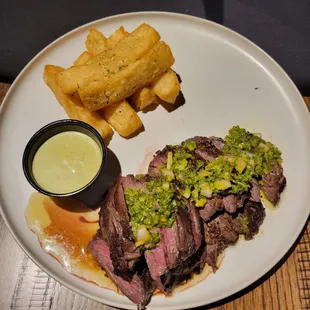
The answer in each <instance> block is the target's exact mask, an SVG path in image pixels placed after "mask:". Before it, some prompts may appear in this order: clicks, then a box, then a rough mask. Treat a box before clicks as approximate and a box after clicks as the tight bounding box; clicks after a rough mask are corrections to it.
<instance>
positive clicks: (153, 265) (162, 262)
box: [144, 240, 169, 291]
mask: <svg viewBox="0 0 310 310" xmlns="http://www.w3.org/2000/svg"><path fill="white" fill-rule="evenodd" d="M144 256H145V260H146V263H147V266H148V269H149V271H150V275H151V277H152V279H153V280H154V281H155V282H156V286H157V288H158V289H159V290H161V291H164V287H163V284H162V282H161V279H160V276H161V275H163V274H165V273H166V272H168V270H169V262H168V261H167V259H166V256H167V254H166V247H165V243H164V242H163V240H161V242H160V244H159V245H158V246H157V247H155V248H154V249H152V250H148V251H146V252H145V253H144Z"/></svg>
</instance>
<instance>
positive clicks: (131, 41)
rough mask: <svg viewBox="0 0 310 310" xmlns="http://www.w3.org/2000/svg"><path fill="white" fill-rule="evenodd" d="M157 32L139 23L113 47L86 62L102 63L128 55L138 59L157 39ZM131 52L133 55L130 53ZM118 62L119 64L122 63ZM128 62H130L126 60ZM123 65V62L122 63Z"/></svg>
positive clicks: (158, 37) (124, 57)
mask: <svg viewBox="0 0 310 310" xmlns="http://www.w3.org/2000/svg"><path fill="white" fill-rule="evenodd" d="M159 40H160V35H159V33H158V32H157V31H156V30H155V29H154V28H153V27H151V26H150V25H148V24H141V25H140V26H139V27H137V28H136V29H135V30H134V31H133V32H131V33H129V34H128V35H127V36H125V37H124V38H123V39H122V40H120V41H119V42H118V43H117V44H116V45H115V46H114V47H113V48H110V49H107V50H105V51H103V52H102V53H100V54H98V55H96V56H95V57H93V58H91V59H90V60H89V61H88V62H87V64H88V65H90V64H97V65H98V64H104V63H106V62H108V61H111V60H115V61H121V62H122V60H125V59H127V58H128V57H130V59H134V60H136V59H138V58H139V57H141V56H143V55H145V54H146V53H147V52H148V51H149V50H150V49H151V48H152V47H153V46H154V45H155V44H156V43H157V42H158V41H159ZM131 54H133V55H134V57H133V55H131ZM121 62H120V64H119V65H120V66H121V65H122V63H121ZM125 62H126V63H127V64H128V63H130V62H128V61H126V60H125ZM123 65H125V64H123Z"/></svg>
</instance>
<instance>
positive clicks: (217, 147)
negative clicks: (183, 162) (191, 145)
mask: <svg viewBox="0 0 310 310" xmlns="http://www.w3.org/2000/svg"><path fill="white" fill-rule="evenodd" d="M187 141H194V142H195V143H196V146H197V148H196V149H195V156H196V158H198V159H202V160H204V161H207V162H211V161H213V160H214V159H215V158H216V157H218V156H220V155H223V152H222V148H223V146H224V144H225V142H224V140H223V139H221V138H216V137H210V138H207V137H200V136H196V137H194V138H191V139H188V140H186V141H184V142H182V145H183V144H184V143H185V142H187Z"/></svg>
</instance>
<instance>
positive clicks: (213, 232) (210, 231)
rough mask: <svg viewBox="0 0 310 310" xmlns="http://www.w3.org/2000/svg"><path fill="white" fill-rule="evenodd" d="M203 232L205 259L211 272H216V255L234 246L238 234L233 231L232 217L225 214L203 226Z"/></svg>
mask: <svg viewBox="0 0 310 310" xmlns="http://www.w3.org/2000/svg"><path fill="white" fill-rule="evenodd" d="M204 230H205V241H206V244H207V247H206V253H205V256H206V257H205V259H206V262H207V263H208V264H209V265H210V266H211V267H212V268H213V271H216V270H217V266H216V262H217V258H218V255H219V254H221V253H222V252H223V250H225V249H226V248H227V247H228V246H230V245H233V244H235V243H236V242H237V241H238V238H239V234H238V232H236V231H235V229H234V226H233V223H232V217H231V216H230V215H229V214H227V213H224V214H221V215H219V216H217V217H216V218H215V219H213V220H211V221H210V222H208V223H206V224H204Z"/></svg>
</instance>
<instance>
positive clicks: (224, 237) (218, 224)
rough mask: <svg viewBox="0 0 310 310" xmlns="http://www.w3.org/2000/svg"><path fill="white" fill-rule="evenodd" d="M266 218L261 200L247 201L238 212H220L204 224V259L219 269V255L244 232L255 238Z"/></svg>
mask: <svg viewBox="0 0 310 310" xmlns="http://www.w3.org/2000/svg"><path fill="white" fill-rule="evenodd" d="M264 218H265V209H264V207H263V205H262V204H261V203H259V202H253V201H250V200H248V201H246V203H245V205H244V208H242V209H239V210H238V214H237V216H236V215H230V214H228V213H226V212H225V213H223V214H219V215H218V216H217V217H216V218H214V219H213V220H211V221H209V222H208V223H205V224H204V232H205V242H206V250H205V253H204V259H205V261H206V263H207V264H208V265H210V266H211V267H212V268H213V271H214V272H215V271H216V270H217V266H216V262H217V258H218V256H219V255H220V254H221V253H222V252H223V251H224V250H225V249H226V248H227V247H228V246H231V245H234V244H235V243H236V242H237V241H238V238H239V235H240V234H242V235H244V236H245V239H246V240H250V239H253V237H254V236H255V235H256V234H257V233H258V232H259V228H260V226H261V224H262V223H263V221H264Z"/></svg>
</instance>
